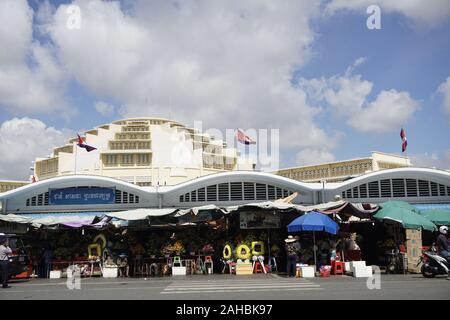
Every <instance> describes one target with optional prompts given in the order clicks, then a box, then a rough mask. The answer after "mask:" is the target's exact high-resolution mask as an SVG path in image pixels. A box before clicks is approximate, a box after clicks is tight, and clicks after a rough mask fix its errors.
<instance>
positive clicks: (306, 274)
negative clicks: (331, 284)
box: [300, 267, 315, 278]
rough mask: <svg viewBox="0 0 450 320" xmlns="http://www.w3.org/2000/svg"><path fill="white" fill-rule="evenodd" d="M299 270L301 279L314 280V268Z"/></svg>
mask: <svg viewBox="0 0 450 320" xmlns="http://www.w3.org/2000/svg"><path fill="white" fill-rule="evenodd" d="M300 269H301V270H302V278H314V276H315V270H314V267H300Z"/></svg>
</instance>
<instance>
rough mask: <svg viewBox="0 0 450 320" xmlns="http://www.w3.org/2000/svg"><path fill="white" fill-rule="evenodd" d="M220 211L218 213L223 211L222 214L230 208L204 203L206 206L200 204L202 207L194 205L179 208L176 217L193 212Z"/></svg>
mask: <svg viewBox="0 0 450 320" xmlns="http://www.w3.org/2000/svg"><path fill="white" fill-rule="evenodd" d="M205 211H206V212H218V213H222V214H227V213H229V212H230V211H229V210H228V208H226V207H218V206H216V205H214V204H208V205H204V206H200V207H192V208H189V209H181V210H178V212H177V213H176V214H175V217H182V216H184V215H186V214H193V215H195V216H196V215H198V214H199V213H201V212H205Z"/></svg>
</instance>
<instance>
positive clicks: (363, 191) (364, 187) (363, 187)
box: [359, 184, 367, 198]
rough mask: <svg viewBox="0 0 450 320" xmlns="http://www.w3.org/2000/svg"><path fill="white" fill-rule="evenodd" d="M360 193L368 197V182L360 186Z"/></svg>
mask: <svg viewBox="0 0 450 320" xmlns="http://www.w3.org/2000/svg"><path fill="white" fill-rule="evenodd" d="M359 195H360V197H361V198H367V184H362V185H360V186H359Z"/></svg>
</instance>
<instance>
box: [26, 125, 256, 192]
mask: <svg viewBox="0 0 450 320" xmlns="http://www.w3.org/2000/svg"><path fill="white" fill-rule="evenodd" d="M80 135H81V136H82V137H83V138H84V140H85V143H86V144H88V145H91V146H94V147H96V148H97V150H94V151H92V152H87V151H86V150H85V149H82V148H80V147H78V146H77V145H76V144H77V138H72V139H70V140H69V141H68V143H67V144H66V145H64V146H59V147H56V148H54V150H53V154H52V155H51V156H50V157H48V158H38V159H36V161H35V164H34V172H35V176H36V177H37V179H38V180H44V179H48V178H53V177H56V176H62V175H71V174H75V173H76V174H85V175H86V174H87V175H99V176H106V177H112V178H116V179H120V180H123V181H126V182H130V183H134V184H136V185H139V186H157V185H160V186H164V185H167V186H169V185H175V184H178V183H181V182H185V181H188V180H191V179H195V178H197V177H200V176H204V175H208V174H212V173H217V172H223V171H233V170H253V169H254V165H253V164H252V163H250V161H246V160H245V159H244V158H243V157H241V156H240V155H239V152H238V150H237V149H235V148H230V147H227V145H226V143H225V142H223V141H222V140H215V139H214V137H212V136H209V135H207V134H203V133H201V132H199V131H198V130H196V129H192V128H188V127H186V126H184V125H182V124H180V123H177V122H175V121H172V120H167V119H161V118H130V119H123V120H118V121H114V122H113V123H110V124H105V125H101V126H99V127H97V128H95V129H92V130H89V131H86V132H84V133H80Z"/></svg>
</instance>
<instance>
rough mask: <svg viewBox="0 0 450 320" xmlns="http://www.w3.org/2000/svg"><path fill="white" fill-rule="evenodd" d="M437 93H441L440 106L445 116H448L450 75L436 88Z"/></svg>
mask: <svg viewBox="0 0 450 320" xmlns="http://www.w3.org/2000/svg"><path fill="white" fill-rule="evenodd" d="M438 93H440V94H442V99H443V100H442V108H443V109H444V112H445V113H446V114H447V116H448V117H449V118H450V77H448V78H447V80H446V81H445V82H443V83H441V85H440V86H439V88H438Z"/></svg>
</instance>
